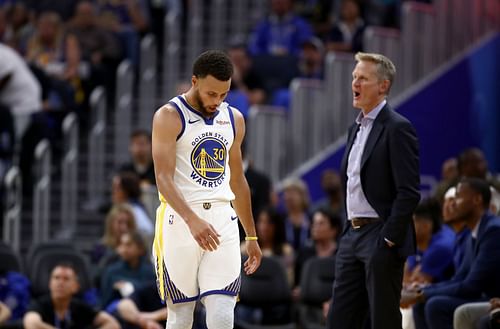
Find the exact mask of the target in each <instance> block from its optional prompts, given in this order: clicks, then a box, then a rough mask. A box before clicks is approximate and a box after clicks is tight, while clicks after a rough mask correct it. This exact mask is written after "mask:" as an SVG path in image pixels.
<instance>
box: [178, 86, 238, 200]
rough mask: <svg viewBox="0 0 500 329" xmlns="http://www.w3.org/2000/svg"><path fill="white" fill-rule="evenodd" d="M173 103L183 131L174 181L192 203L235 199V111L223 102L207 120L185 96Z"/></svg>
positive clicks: (179, 142) (179, 138) (180, 137)
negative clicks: (232, 161)
mask: <svg viewBox="0 0 500 329" xmlns="http://www.w3.org/2000/svg"><path fill="white" fill-rule="evenodd" d="M169 104H170V105H172V106H173V107H174V108H175V109H177V111H178V113H179V116H180V118H181V121H182V130H181V132H180V134H179V135H178V136H177V152H176V155H175V156H176V168H175V174H174V181H175V184H176V185H177V187H178V188H179V190H180V191H181V192H182V195H183V196H184V198H185V200H186V201H187V202H189V203H202V202H217V201H231V200H234V194H233V192H232V191H231V188H230V186H229V179H230V177H231V173H230V169H229V164H228V161H229V159H228V156H229V150H230V149H231V145H232V144H233V140H234V136H235V126H234V117H233V112H232V111H233V110H232V109H231V108H230V106H229V104H227V103H225V102H223V103H222V104H221V105H219V107H218V108H217V112H216V114H215V115H214V116H213V117H212V118H211V119H206V118H204V117H203V116H202V115H201V114H200V113H199V112H197V111H196V110H195V109H194V108H193V107H192V106H191V105H189V104H188V102H187V101H186V99H185V97H184V95H181V96H177V97H174V98H173V99H171V100H170V101H169Z"/></svg>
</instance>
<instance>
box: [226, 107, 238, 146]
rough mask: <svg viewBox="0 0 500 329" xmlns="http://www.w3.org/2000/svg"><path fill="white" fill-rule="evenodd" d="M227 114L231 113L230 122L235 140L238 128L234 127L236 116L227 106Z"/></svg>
mask: <svg viewBox="0 0 500 329" xmlns="http://www.w3.org/2000/svg"><path fill="white" fill-rule="evenodd" d="M227 112H228V113H229V120H231V127H232V128H233V138H236V126H235V125H234V114H233V109H232V108H231V106H229V105H228V106H227Z"/></svg>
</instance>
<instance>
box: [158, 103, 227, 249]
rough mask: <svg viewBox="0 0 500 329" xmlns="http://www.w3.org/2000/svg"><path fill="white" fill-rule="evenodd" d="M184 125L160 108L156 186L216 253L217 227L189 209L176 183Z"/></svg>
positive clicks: (203, 244) (171, 110) (201, 241)
mask: <svg viewBox="0 0 500 329" xmlns="http://www.w3.org/2000/svg"><path fill="white" fill-rule="evenodd" d="M181 130H182V122H181V119H180V117H179V114H178V113H177V110H176V109H175V108H173V107H172V106H171V105H168V104H167V105H165V106H163V107H162V108H160V109H159V110H158V111H157V112H156V113H155V115H154V118H153V133H152V149H153V162H154V166H155V175H156V184H157V186H158V190H159V191H160V193H161V194H162V195H163V197H164V198H165V200H166V201H167V203H168V204H169V205H170V206H171V207H172V208H173V209H174V210H175V211H176V212H177V213H178V214H179V215H180V216H181V217H182V218H183V219H184V221H185V222H186V224H187V225H188V226H189V229H190V231H191V234H192V235H193V237H194V239H195V240H196V242H197V243H198V244H199V245H200V247H201V248H202V249H205V250H208V251H212V250H215V249H217V246H218V245H219V243H220V241H219V234H218V233H217V232H216V231H215V229H214V227H213V226H212V225H210V224H209V223H207V222H206V221H205V220H203V219H201V218H200V217H199V216H197V215H196V214H195V213H194V212H193V210H192V209H191V208H190V207H189V206H188V204H187V203H186V200H185V199H184V197H183V196H182V193H181V192H180V191H179V189H178V188H177V186H176V185H175V182H174V173H175V164H176V161H175V154H176V142H177V136H178V135H179V133H180V132H181Z"/></svg>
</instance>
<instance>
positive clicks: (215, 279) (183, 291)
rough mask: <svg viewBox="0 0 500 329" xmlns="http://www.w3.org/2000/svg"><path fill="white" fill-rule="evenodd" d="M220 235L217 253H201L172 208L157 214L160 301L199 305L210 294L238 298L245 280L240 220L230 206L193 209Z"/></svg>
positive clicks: (155, 253)
mask: <svg viewBox="0 0 500 329" xmlns="http://www.w3.org/2000/svg"><path fill="white" fill-rule="evenodd" d="M191 209H193V211H194V212H195V213H196V214H197V215H198V216H200V218H202V219H204V220H206V221H207V222H208V223H210V224H212V226H213V227H214V228H215V230H216V231H217V233H219V235H220V237H219V241H220V244H219V246H218V248H217V249H216V250H215V251H205V250H203V249H201V247H200V246H199V245H198V243H197V242H196V240H195V239H194V237H193V236H192V235H191V231H190V230H189V228H188V226H187V224H186V222H185V221H184V219H182V218H181V217H180V216H179V215H178V214H177V213H176V212H175V210H174V209H172V207H170V206H169V205H167V204H166V203H162V204H161V205H160V207H159V208H158V210H157V219H156V230H155V241H154V244H153V256H154V258H155V268H156V277H157V284H158V291H159V293H160V297H161V298H162V299H163V300H165V299H166V298H167V297H170V298H171V300H172V302H173V303H174V304H175V303H183V302H190V301H195V300H197V299H199V298H202V297H204V296H206V295H210V294H224V295H230V296H236V295H238V293H239V290H240V285H241V280H240V271H241V253H240V239H239V230H238V217H237V215H236V212H235V211H234V209H233V208H232V207H231V205H230V204H229V203H227V202H221V203H204V204H197V205H191Z"/></svg>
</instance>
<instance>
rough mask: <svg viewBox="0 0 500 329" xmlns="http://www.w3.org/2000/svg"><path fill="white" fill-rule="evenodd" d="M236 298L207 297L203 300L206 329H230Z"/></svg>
mask: <svg viewBox="0 0 500 329" xmlns="http://www.w3.org/2000/svg"><path fill="white" fill-rule="evenodd" d="M235 304H236V298H234V297H230V296H218V295H213V296H208V297H206V300H205V307H206V309H207V315H206V322H207V327H208V329H232V328H233V325H234V306H235Z"/></svg>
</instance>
